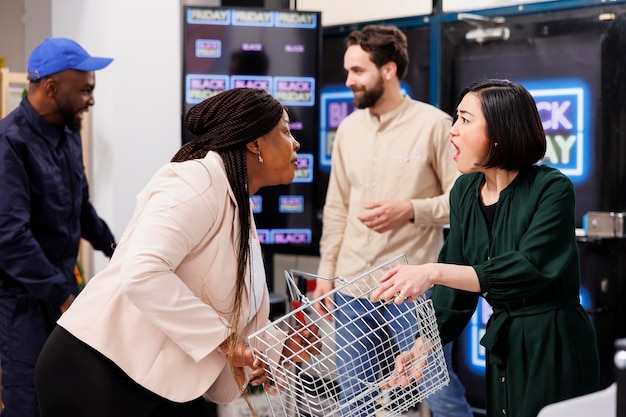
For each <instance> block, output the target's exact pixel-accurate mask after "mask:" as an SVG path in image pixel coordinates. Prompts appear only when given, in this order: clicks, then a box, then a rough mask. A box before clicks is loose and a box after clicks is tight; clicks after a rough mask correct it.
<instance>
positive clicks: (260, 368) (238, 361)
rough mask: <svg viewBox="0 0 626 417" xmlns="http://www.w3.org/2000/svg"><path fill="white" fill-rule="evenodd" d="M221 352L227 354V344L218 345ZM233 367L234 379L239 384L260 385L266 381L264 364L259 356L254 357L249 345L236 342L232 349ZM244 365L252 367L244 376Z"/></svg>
mask: <svg viewBox="0 0 626 417" xmlns="http://www.w3.org/2000/svg"><path fill="white" fill-rule="evenodd" d="M219 350H220V352H221V353H223V354H225V355H228V345H227V344H226V342H225V343H222V344H221V345H220V346H219ZM232 361H233V368H234V371H235V379H236V380H237V383H238V384H239V385H241V386H245V385H246V383H247V382H249V383H250V384H251V385H254V386H256V385H262V384H265V383H266V382H267V381H268V376H267V371H266V369H265V367H266V364H264V363H263V362H262V361H261V360H260V359H259V358H256V359H255V358H254V355H253V354H252V350H251V349H250V346H248V345H246V344H243V343H238V344H237V346H235V349H234V350H233V358H232ZM246 367H248V368H250V369H252V371H250V372H249V373H248V375H247V376H246Z"/></svg>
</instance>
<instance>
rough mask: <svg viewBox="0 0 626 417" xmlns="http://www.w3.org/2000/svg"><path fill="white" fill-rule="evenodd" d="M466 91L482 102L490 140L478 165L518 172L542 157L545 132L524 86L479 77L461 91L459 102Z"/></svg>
mask: <svg viewBox="0 0 626 417" xmlns="http://www.w3.org/2000/svg"><path fill="white" fill-rule="evenodd" d="M468 93H474V94H476V95H477V96H478V98H479V100H480V102H481V104H482V112H483V116H484V117H485V121H486V126H487V132H486V134H487V137H488V138H489V141H490V142H491V146H490V147H489V153H488V154H487V157H486V158H485V160H484V161H483V162H482V164H480V166H482V167H484V168H503V169H506V170H509V171H519V170H520V169H522V168H525V167H528V166H530V165H533V164H535V163H537V162H538V161H540V160H541V159H542V158H543V157H544V155H545V153H546V134H545V132H544V130H543V125H542V124H541V119H540V117H539V112H538V111H537V104H536V103H535V100H534V99H533V96H532V95H531V94H530V93H529V92H528V90H526V88H524V87H522V86H521V85H520V84H518V83H516V82H513V81H509V80H497V79H487V80H480V81H476V82H474V83H473V84H471V85H469V86H468V87H467V88H465V89H464V90H463V92H461V95H460V96H459V103H460V102H461V100H463V97H465V95H466V94H468ZM455 121H456V116H455Z"/></svg>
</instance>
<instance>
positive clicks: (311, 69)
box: [183, 6, 321, 253]
mask: <svg viewBox="0 0 626 417" xmlns="http://www.w3.org/2000/svg"><path fill="white" fill-rule="evenodd" d="M183 19H184V24H183V27H184V31H183V91H184V94H183V115H184V114H185V113H186V112H187V111H188V110H189V109H190V108H191V107H192V106H193V105H194V104H197V103H200V102H201V101H203V100H204V99H206V98H208V97H211V96H214V95H216V94H219V93H220V92H222V91H225V90H228V89H231V88H238V87H248V88H259V89H263V90H265V91H267V92H269V93H270V94H272V96H274V98H276V99H277V100H278V101H280V102H281V103H282V104H283V105H284V106H285V107H286V108H287V111H288V113H289V117H290V120H291V125H290V127H291V130H292V133H293V136H294V137H295V138H296V140H298V142H300V150H299V151H298V158H299V159H298V167H297V169H296V175H295V179H294V181H293V183H292V184H289V185H280V186H272V187H266V188H262V189H261V190H260V191H259V192H258V193H257V195H254V196H252V200H251V201H252V210H253V213H254V217H255V221H256V224H257V229H258V234H259V238H260V240H261V243H262V244H265V245H275V246H276V247H275V250H276V251H286V252H290V251H292V250H297V251H300V252H303V253H308V252H311V253H317V249H316V248H317V243H318V241H319V230H320V220H318V217H317V213H316V210H317V207H318V206H319V202H317V201H316V199H317V196H318V193H317V192H316V188H315V187H316V186H315V182H316V179H317V178H316V170H315V164H316V161H317V159H318V152H319V147H318V145H317V132H318V131H319V103H318V100H317V97H318V96H319V85H318V82H317V80H318V79H319V72H320V48H321V21H320V20H321V19H320V13H319V12H302V11H270V10H261V9H258V10H257V9H246V8H220V7H196V6H186V7H185V8H184V11H183ZM189 140H193V135H191V134H190V133H189V132H188V131H186V130H185V128H184V127H183V143H184V142H187V141H189Z"/></svg>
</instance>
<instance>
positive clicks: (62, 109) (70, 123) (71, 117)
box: [57, 102, 82, 132]
mask: <svg viewBox="0 0 626 417" xmlns="http://www.w3.org/2000/svg"><path fill="white" fill-rule="evenodd" d="M57 105H58V107H59V114H61V118H63V123H64V124H65V126H67V127H68V128H69V129H70V130H71V131H72V132H80V128H81V126H82V120H80V119H78V118H76V113H77V112H76V111H75V110H74V108H72V106H71V105H66V104H63V103H59V102H57Z"/></svg>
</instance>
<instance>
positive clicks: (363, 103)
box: [352, 79, 385, 109]
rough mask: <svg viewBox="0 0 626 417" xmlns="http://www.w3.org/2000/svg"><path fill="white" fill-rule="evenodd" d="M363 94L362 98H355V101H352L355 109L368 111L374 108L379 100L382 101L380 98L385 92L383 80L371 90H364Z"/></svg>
mask: <svg viewBox="0 0 626 417" xmlns="http://www.w3.org/2000/svg"><path fill="white" fill-rule="evenodd" d="M362 92H363V95H362V96H361V97H360V98H357V97H356V96H354V99H353V100H352V103H353V104H354V107H356V108H358V109H367V108H369V107H374V106H375V105H376V103H377V102H378V99H380V97H381V96H382V95H383V93H384V92H385V88H384V87H383V82H382V79H381V80H379V81H378V82H377V83H376V85H374V87H372V88H371V89H369V90H368V89H363V90H362Z"/></svg>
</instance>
